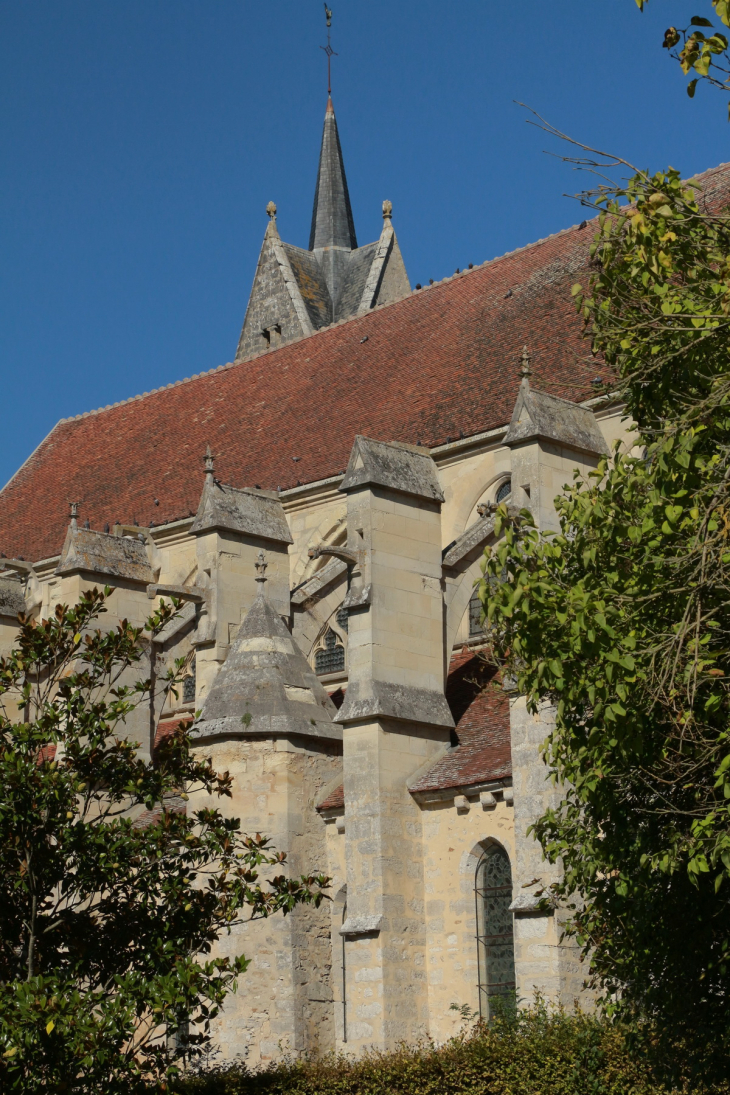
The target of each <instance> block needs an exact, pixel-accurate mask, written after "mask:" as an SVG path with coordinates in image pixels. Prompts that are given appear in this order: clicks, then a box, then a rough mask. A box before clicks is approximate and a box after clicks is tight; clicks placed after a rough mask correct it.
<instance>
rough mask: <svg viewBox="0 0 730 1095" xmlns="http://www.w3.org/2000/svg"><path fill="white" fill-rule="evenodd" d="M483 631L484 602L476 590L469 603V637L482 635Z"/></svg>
mask: <svg viewBox="0 0 730 1095" xmlns="http://www.w3.org/2000/svg"><path fill="white" fill-rule="evenodd" d="M483 631H484V625H483V623H482V602H481V601H480V600H479V594H478V593H477V591H476V589H475V590H474V592H473V593H472V595H471V599H470V601H469V637H470V638H471V637H472V636H473V635H481V634H482V632H483Z"/></svg>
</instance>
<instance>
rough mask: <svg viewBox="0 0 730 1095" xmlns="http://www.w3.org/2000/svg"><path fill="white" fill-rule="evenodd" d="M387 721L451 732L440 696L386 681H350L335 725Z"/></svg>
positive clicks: (410, 686)
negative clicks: (415, 724) (414, 723)
mask: <svg viewBox="0 0 730 1095" xmlns="http://www.w3.org/2000/svg"><path fill="white" fill-rule="evenodd" d="M376 718H387V719H397V720H399V721H401V722H418V723H422V724H424V723H425V724H426V725H428V726H440V727H445V728H447V729H449V730H451V729H452V728H453V726H454V719H453V716H452V714H451V711H450V710H449V705H448V703H447V702H446V697H445V696H444V694H443V693H440V692H435V691H434V692H432V691H430V690H429V689H427V688H415V687H413V686H412V685H406V684H393V683H391V682H390V681H377V680H373V681H351V682H350V684H349V685H348V688H347V692H346V693H345V700H344V703H343V704H342V707H341V708H340V710H339V711H338V712H337V715H336V716H335V722H344V723H347V722H355V721H364V720H366V719H376Z"/></svg>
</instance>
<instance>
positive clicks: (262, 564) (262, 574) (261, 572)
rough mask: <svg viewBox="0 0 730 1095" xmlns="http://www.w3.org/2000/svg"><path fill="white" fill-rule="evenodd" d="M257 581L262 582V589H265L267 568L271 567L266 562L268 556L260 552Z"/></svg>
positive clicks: (256, 564)
mask: <svg viewBox="0 0 730 1095" xmlns="http://www.w3.org/2000/svg"><path fill="white" fill-rule="evenodd" d="M254 565H255V567H256V581H257V582H261V588H262V589H263V583H264V582H265V581H266V568H267V566H268V565H269V564H268V563H267V562H266V556H265V555H264V553H263V551H260V552H259V554H258V558H257V560H256V563H255V564H254Z"/></svg>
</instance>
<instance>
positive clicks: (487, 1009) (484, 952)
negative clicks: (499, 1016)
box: [474, 844, 515, 1019]
mask: <svg viewBox="0 0 730 1095" xmlns="http://www.w3.org/2000/svg"><path fill="white" fill-rule="evenodd" d="M474 895H475V897H476V913H477V948H478V952H479V1013H480V1015H481V1017H482V1019H492V1018H493V1017H494V1013H495V1007H494V1005H495V1001H496V1000H497V999H499V998H502V999H505V998H506V999H507V1000H509V998H510V997H513V994H514V991H515V945H514V932H513V923H512V913H511V911H510V905H511V904H512V870H511V868H510V864H509V858H508V856H507V853H506V852H505V851H504V849H503V848H500V847H499V846H498V845H496V844H493V845H492V846H491V847H489V848H488V849H487V850H486V852H485V853H484V855H483V856H482V858H481V859H480V860H479V864H478V866H477V870H476V877H475V883H474Z"/></svg>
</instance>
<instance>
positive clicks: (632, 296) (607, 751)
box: [480, 170, 730, 1033]
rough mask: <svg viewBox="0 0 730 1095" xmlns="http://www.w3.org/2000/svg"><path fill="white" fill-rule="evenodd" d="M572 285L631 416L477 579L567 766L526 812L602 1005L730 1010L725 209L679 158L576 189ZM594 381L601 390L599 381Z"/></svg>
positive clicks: (505, 540) (662, 1014)
mask: <svg viewBox="0 0 730 1095" xmlns="http://www.w3.org/2000/svg"><path fill="white" fill-rule="evenodd" d="M585 200H586V201H590V202H592V203H594V204H595V205H596V206H597V207H598V209H599V210H600V216H599V218H598V231H597V234H596V236H595V241H594V243H593V246H592V259H593V271H594V272H593V273H592V276H591V279H590V284H588V285H586V286H579V285H576V286H575V287H574V296H575V300H576V303H577V307H578V309H579V311H580V313H581V314H582V316H583V318H584V321H585V325H586V335H587V337H588V338H589V339H590V340H591V347H592V350H593V352H594V353H596V354H599V355H601V356H602V358H603V359H604V361H605V362H606V363H607V365H608V366H609V367H610V369H611V371H612V373H613V376H614V378H615V380H614V381H612V385H611V387H612V389H613V391H614V392H615V397H617V398H619V399H621V400H623V401H624V402H625V404H626V408H627V413H628V415H630V417H631V418H632V419H633V421H634V422H635V423H636V434H635V447H633V449H632V450H631V451H630V452H626V451H622V450H621V449H620V448H618V447H617V448H616V449H615V450H614V452H613V454H612V455H611V457H610V458H607V459H604V460H602V461H601V462H600V464H599V466H598V467H597V468H596V470H595V471H594V472H592V473H591V474H590V475H589V476H588V477H587V478H586V479H583V480H581V479H580V478H576V479H575V481H574V482H573V483H572V484H571V485H570V486H569V487H567V488H566V493H565V494H564V496H561V497H560V498H558V499H557V500H556V507H557V511H558V516H559V520H560V532H559V533H557V534H554V535H550V534H541V533H539V532H538V530H537V529H536V528H535V527H534V525H533V522H532V517H531V515H530V513H529V512H527V511H523V512H522V514H521V516H520V517H519V518H517V519H511V518H510V517H509V516H508V513H507V510H506V508H505V506H504V505H503V506H502V507H500V509H499V510H498V511H497V526H498V530H499V532H502V533H503V537H502V539H501V541H500V542H499V543H498V544H497V545H496V547H495V548H494V549H493V550H492V551H491V552H487V554H486V557H485V561H484V568H485V569H484V578H483V580H482V582H481V583H480V590H481V596H482V598H483V604H484V607H485V611H486V615H487V618H488V621H489V626H490V628H491V634H492V638H493V641H494V644H495V650H496V652H497V654H498V655H499V656H500V657H501V659H503V661H504V662H505V663H506V666H507V669H508V672H509V673H510V674H511V675H512V676H514V677H515V678H516V680H517V682H518V687H519V689H520V691H521V692H522V693H524V695H525V696H526V698H527V703H528V706H529V708H530V709H531V710H532V711H533V712H536V711H538V710H539V709H540V708H541V707H543V706H544V705H545V704H549V705H553V706H554V709H555V727H554V730H553V731H552V732H551V734H550V736H549V737H548V739H547V742H546V744H545V758H546V760H547V762H548V763H549V765H550V766H551V767H552V768H553V769H554V771H555V773H556V775H557V777H558V779H559V780H560V781H561V783H562V784H563V785H564V786H565V792H564V799H563V801H562V804H561V805H560V807H559V808H556V809H554V810H550V811H548V812H547V813H546V814H545V816H543V817H542V818H541V819H540V820H539V822H538V824H537V826H536V828H535V832H536V835H537V836H538V838H539V839H540V841H541V842H542V845H543V848H544V851H545V853H546V855H547V857H548V859H549V860H550V861H552V862H556V861H562V863H563V865H564V880H563V881H562V882H561V883H560V884H559V885H557V886H556V887H555V889H554V891H553V893H552V894H551V897H552V899H553V900H555V901H556V902H560V903H567V905H568V908H569V909H570V910H571V913H572V918H571V920H570V923H569V926H568V927H569V931H570V932H572V933H573V934H574V935H575V936H576V937H577V939H578V941H579V942H580V944H581V945H582V947H583V949H584V952H585V954H586V956H587V957H588V959H589V962H590V968H591V970H592V974H593V977H594V979H595V981H596V982H597V983H598V984H599V985H600V986H602V988H603V990H604V992H605V994H606V999H607V1000H610V1001H612V1005H611V1006H612V1007H614V1008H615V1009H618V1010H623V1011H624V1012H633V1013H638V1014H641V1015H644V1016H648V1017H650V1018H654V1019H656V1020H657V1021H658V1022H660V1024H664V1025H666V1027H667V1029H669V1028H672V1029H674V1031H675V1032H676V1030H677V1029H678V1028H682V1027H688V1028H692V1029H693V1030H694V1031H697V1029H699V1028H702V1029H704V1030H705V1031H707V1030H711V1029H715V1028H717V1027H719V1028H721V1030H722V1032H723V1033H724V1032H725V1031H726V1029H727V999H728V992H729V991H730V953H729V945H730V740H729V738H728V726H729V723H728V715H729V698H730V697H729V694H728V685H729V682H730V542H729V539H728V534H729V533H730V494H729V482H730V459H729V457H730V448H729V446H730V219H729V218H728V217H727V216H726V215H725V214H724V213H720V214H714V213H712V212H710V211H708V210H707V209H706V208H705V205H704V202H703V201H702V200H701V196H700V194H699V193H698V192H697V191H696V190H694V189H693V188H692V187H691V186H690V185H689V184H687V183H686V182H683V181H682V179H681V178H680V176H679V174H678V173H677V172H676V171H674V170H669V171H667V172H661V173H659V174H656V175H654V176H650V175H648V174H646V173H643V172H635V173H634V175H633V177H632V178H631V179H630V181H629V182H628V184H626V185H623V186H619V187H609V186H605V187H603V188H601V189H600V190H599V191H598V192H597V193H595V192H594V193H593V195H591V196H586V198H585ZM606 398H611V397H610V396H609V395H608V394H607V395H606Z"/></svg>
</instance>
